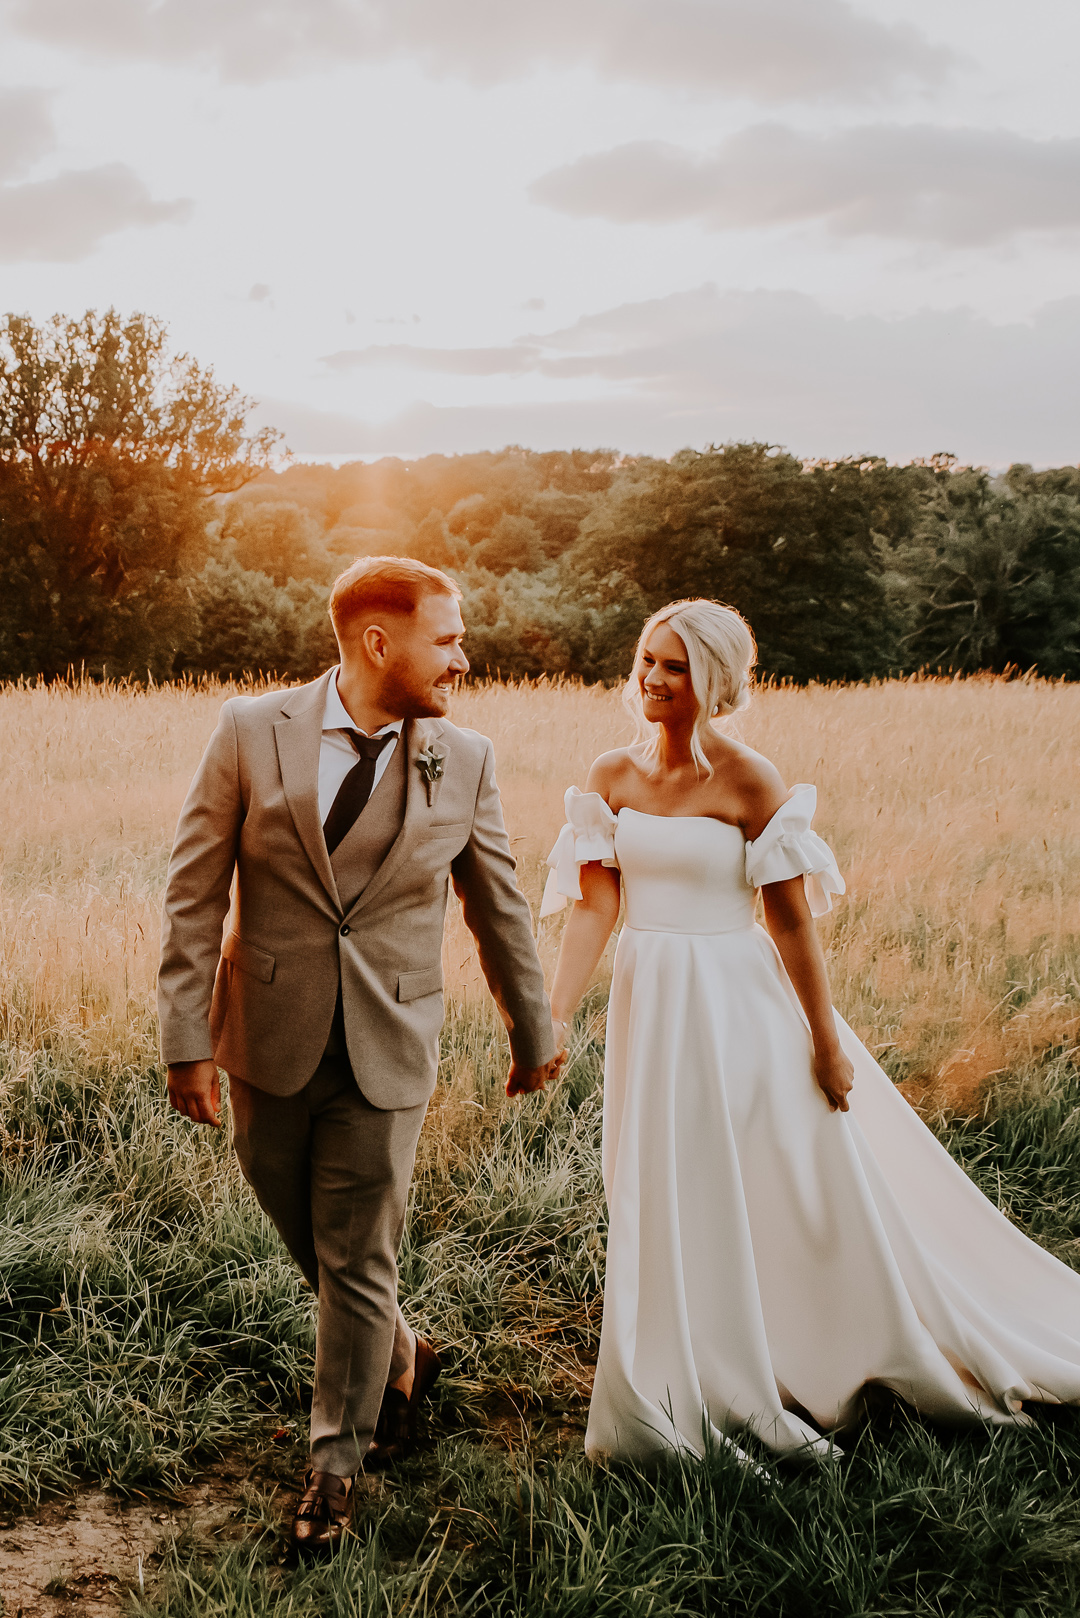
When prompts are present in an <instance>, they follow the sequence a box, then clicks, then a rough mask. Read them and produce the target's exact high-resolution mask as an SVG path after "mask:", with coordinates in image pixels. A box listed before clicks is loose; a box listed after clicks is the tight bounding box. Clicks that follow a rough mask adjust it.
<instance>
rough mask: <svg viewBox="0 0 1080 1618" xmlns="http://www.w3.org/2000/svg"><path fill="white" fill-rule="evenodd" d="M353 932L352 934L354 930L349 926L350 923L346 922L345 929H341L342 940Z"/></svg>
mask: <svg viewBox="0 0 1080 1618" xmlns="http://www.w3.org/2000/svg"><path fill="white" fill-rule="evenodd" d="M351 932H352V928H351V927H350V926H349V924H348V922H346V923H345V925H344V927H343V928H342V929H341V936H342V938H344V937H345V934H346V933H351Z"/></svg>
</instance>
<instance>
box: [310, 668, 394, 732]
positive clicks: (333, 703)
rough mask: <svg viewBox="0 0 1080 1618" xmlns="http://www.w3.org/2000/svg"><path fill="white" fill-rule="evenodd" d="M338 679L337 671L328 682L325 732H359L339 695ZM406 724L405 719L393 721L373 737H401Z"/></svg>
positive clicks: (323, 724)
mask: <svg viewBox="0 0 1080 1618" xmlns="http://www.w3.org/2000/svg"><path fill="white" fill-rule="evenodd" d="M337 677H338V671H337V669H335V670H334V672H333V673H332V674H331V676H330V678H329V680H327V682H326V704H325V706H324V707H323V720H322V728H323V729H324V730H359V728H360V727H359V726H358V725H357V724H356V722H355V720H354V719H353V718H352V716H351V715H350V713H349V710H348V709H347V708H346V706H345V704H344V703H343V702H342V700H341V697H340V696H339V695H338V688H337ZM404 723H405V721H404V719H392V720H391V721H390V723H389V724H388V725H383V726H382V727H381V728H380V729H379V730H375V731H372V735H373V736H389V735H391V734H392V735H394V736H400V735H401V727H402V726H403V725H404Z"/></svg>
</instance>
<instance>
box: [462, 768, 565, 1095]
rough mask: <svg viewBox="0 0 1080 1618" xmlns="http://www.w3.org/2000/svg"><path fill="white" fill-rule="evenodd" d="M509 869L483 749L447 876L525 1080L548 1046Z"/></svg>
mask: <svg viewBox="0 0 1080 1618" xmlns="http://www.w3.org/2000/svg"><path fill="white" fill-rule="evenodd" d="M514 869H515V867H514V857H513V855H512V854H511V852H510V840H509V838H508V837H507V835H506V827H505V825H504V824H503V815H502V804H501V802H500V799H499V789H498V787H497V786H496V784H495V753H494V749H493V748H492V745H491V743H490V742H488V743H487V752H486V755H485V758H484V765H483V769H482V771H481V776H480V787H479V790H478V792H477V795H476V807H475V810H474V814H473V824H472V832H471V834H470V837H469V841H468V842H467V843H466V845H465V847H464V848H463V849H462V851H461V853H460V854H459V855H458V856H457V858H456V859H455V861H454V863H453V866H452V868H451V870H452V876H453V882H454V891H455V892H456V893H457V896H458V898H459V899H460V900H461V909H462V913H463V915H464V917H465V925H466V926H467V927H468V929H469V931H470V932H471V933H472V935H473V937H474V938H475V940H476V947H477V951H478V953H479V955H480V965H481V967H482V969H483V973H484V977H485V978H486V979H487V984H488V988H489V989H490V990H491V993H492V995H493V996H494V998H495V1003H496V1005H497V1006H498V1008H499V1015H500V1016H501V1017H502V1020H503V1022H504V1023H505V1024H506V1030H507V1033H508V1034H509V1036H510V1050H511V1052H512V1054H513V1059H514V1070H515V1071H516V1072H518V1073H520V1075H521V1076H522V1077H523V1078H524V1077H526V1076H530V1075H539V1073H540V1070H541V1069H546V1068H547V1067H548V1066H549V1064H550V1063H551V1062H552V1059H553V1058H554V1056H555V1039H554V1035H553V1033H552V1028H551V1008H550V1007H549V1005H548V999H547V995H546V994H545V993H544V973H543V969H542V967H541V965H540V958H539V956H538V955H537V953H536V944H535V942H534V940H533V932H532V916H531V914H530V912H529V906H528V904H527V903H526V900H525V897H524V895H523V894H522V892H521V889H520V888H519V887H518V885H517V878H516V877H515V875H514ZM544 1076H545V1077H546V1076H549V1075H547V1074H545V1075H544ZM513 1081H514V1073H512V1074H511V1083H512V1085H513V1087H514V1088H515V1089H516V1088H522V1089H532V1088H536V1087H537V1086H538V1085H539V1084H541V1083H543V1078H542V1077H537V1082H536V1084H532V1083H523V1084H521V1085H520V1086H518V1085H514V1082H513Z"/></svg>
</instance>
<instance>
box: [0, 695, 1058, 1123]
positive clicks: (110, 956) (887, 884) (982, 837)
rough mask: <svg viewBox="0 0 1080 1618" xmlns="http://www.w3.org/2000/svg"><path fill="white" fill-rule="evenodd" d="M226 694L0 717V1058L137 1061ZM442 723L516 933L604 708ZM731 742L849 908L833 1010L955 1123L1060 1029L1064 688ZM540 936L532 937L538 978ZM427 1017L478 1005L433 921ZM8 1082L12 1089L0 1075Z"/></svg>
mask: <svg viewBox="0 0 1080 1618" xmlns="http://www.w3.org/2000/svg"><path fill="white" fill-rule="evenodd" d="M227 695H229V689H228V688H223V687H217V686H209V687H201V688H198V687H181V688H164V689H151V690H137V689H125V688H117V687H102V686H93V685H89V684H87V685H80V686H74V687H73V686H56V685H54V686H50V687H37V688H35V687H8V688H6V689H4V690H2V691H0V770H2V778H3V799H2V802H3V819H2V823H0V957H2V964H0V974H2V983H0V1037H2V1038H3V1039H4V1040H5V1041H7V1042H8V1044H9V1049H11V1048H12V1047H14V1050H15V1051H22V1052H24V1053H26V1056H27V1058H29V1053H30V1052H31V1051H32V1049H33V1047H34V1046H35V1045H36V1044H38V1043H40V1042H41V1041H42V1040H46V1041H50V1040H53V1039H56V1038H58V1037H59V1038H68V1037H75V1038H77V1039H78V1040H79V1042H80V1043H81V1044H82V1046H83V1047H84V1048H85V1049H86V1050H87V1051H88V1054H90V1053H92V1054H94V1055H104V1054H105V1053H106V1052H108V1053H109V1054H111V1055H112V1056H113V1057H114V1058H117V1059H119V1060H121V1061H126V1060H130V1061H140V1060H145V1055H146V1038H147V1026H148V1012H149V1008H150V1006H151V997H152V987H153V978H154V970H155V964H156V952H157V932H158V905H159V901H160V895H161V889H162V884H163V880H164V875H165V867H166V861H167V857H168V849H169V843H170V838H171V834H172V829H173V826H174V823H175V820H176V816H177V812H178V810H179V807H180V804H181V802H182V800H183V796H184V792H185V789H186V787H187V783H188V780H189V779H190V776H191V773H192V771H193V769H194V767H195V765H196V762H197V760H198V758H199V754H200V752H201V749H202V747H203V745H204V743H205V741H206V739H207V737H208V736H209V734H210V731H211V729H212V728H213V725H214V721H215V716H216V714H217V710H218V708H219V706H220V703H221V701H222V700H223V698H224V697H225V696H227ZM452 717H453V719H454V720H455V722H456V723H458V724H461V725H467V726H472V727H474V728H476V729H478V730H481V731H483V732H484V733H485V734H487V735H489V736H491V737H492V738H493V740H494V742H495V747H496V752H497V757H498V760H499V777H500V784H501V789H502V793H503V798H504V803H505V809H506V819H507V824H508V827H509V831H510V836H511V839H512V842H513V846H514V851H515V853H516V855H517V856H518V859H519V862H520V867H521V876H522V882H523V885H524V888H525V891H526V893H527V894H528V897H529V899H530V901H531V902H532V904H533V907H534V913H535V911H536V909H537V908H538V901H539V896H540V891H541V887H542V882H543V874H544V871H543V858H544V855H545V853H546V852H547V850H548V848H549V847H550V845H551V843H552V842H553V840H554V838H555V835H556V833H557V831H558V827H559V825H560V822H561V818H562V795H563V791H564V789H565V787H566V786H567V785H568V784H569V783H570V782H577V783H579V784H582V783H583V782H584V778H585V774H586V771H587V769H588V765H589V762H590V760H591V759H592V758H593V757H594V756H595V754H597V753H598V752H600V751H602V750H603V749H605V748H607V747H611V746H613V745H617V744H618V743H619V742H620V741H621V740H624V739H626V738H627V737H628V735H629V732H630V723H629V720H628V718H627V716H626V714H625V712H624V710H623V708H622V706H621V702H620V698H619V694H618V693H617V692H611V691H606V690H603V689H600V688H596V687H592V688H589V687H582V686H576V685H568V684H546V683H541V684H540V685H536V686H526V685H519V686H499V685H484V686H478V687H475V688H472V689H468V690H466V691H463V692H462V693H460V694H459V695H458V697H457V698H456V699H455V705H454V709H453V712H452ZM739 734H740V735H741V736H742V737H743V739H744V740H746V741H747V742H749V743H750V744H751V745H752V746H755V747H757V748H759V749H760V750H761V751H762V752H764V753H765V754H767V755H768V756H769V757H770V758H772V759H773V760H774V761H775V762H776V764H777V765H778V766H779V768H780V770H781V771H782V773H783V774H784V775H785V777H786V779H787V780H788V781H789V782H791V783H793V782H795V781H809V782H813V783H814V784H816V786H817V788H818V815H817V820H816V826H817V829H818V830H819V831H820V832H821V833H822V835H823V836H825V837H826V838H827V839H828V840H829V841H830V842H831V843H832V845H833V847H834V848H835V850H836V853H837V856H838V858H839V861H840V864H841V868H842V869H843V871H844V872H845V875H846V878H847V883H848V892H847V896H846V897H845V898H844V899H842V900H841V901H840V902H839V904H838V906H837V908H836V910H835V911H834V913H833V915H832V916H830V917H828V918H827V919H826V920H825V921H824V922H823V923H822V924H821V925H822V929H823V936H824V939H825V943H826V947H827V950H828V954H829V961H830V971H831V974H832V980H833V988H834V996H835V999H836V1003H837V1005H838V1006H839V1007H840V1009H841V1010H842V1012H843V1013H844V1014H845V1015H846V1016H847V1017H848V1019H849V1021H851V1022H852V1023H853V1024H854V1026H855V1027H856V1029H857V1030H858V1032H859V1033H860V1035H861V1036H862V1037H863V1038H864V1039H865V1040H866V1041H867V1043H868V1044H869V1045H870V1046H871V1048H872V1049H873V1050H874V1051H875V1052H877V1053H878V1055H879V1056H880V1058H881V1059H882V1060H883V1061H884V1062H885V1064H886V1065H887V1066H888V1067H889V1068H890V1071H892V1072H893V1073H894V1075H896V1076H898V1077H903V1078H905V1079H906V1080H907V1081H908V1086H907V1087H908V1091H909V1094H911V1095H912V1096H913V1098H914V1097H922V1098H923V1099H925V1100H926V1101H927V1102H928V1103H931V1104H934V1105H948V1106H956V1107H963V1106H968V1105H970V1104H972V1103H973V1102H974V1100H975V1099H976V1098H977V1096H978V1093H979V1088H980V1085H981V1083H982V1081H983V1080H984V1079H985V1078H986V1077H987V1076H988V1075H990V1074H992V1073H995V1072H998V1071H1001V1070H1003V1069H1005V1068H1008V1067H1011V1066H1017V1065H1022V1064H1023V1063H1024V1062H1025V1061H1027V1060H1028V1059H1029V1058H1030V1057H1032V1056H1036V1055H1038V1054H1039V1053H1040V1052H1042V1051H1044V1050H1046V1049H1048V1048H1050V1047H1052V1046H1061V1045H1063V1044H1066V1043H1069V1042H1071V1041H1073V1040H1074V1039H1075V1037H1076V1035H1077V1032H1078V1029H1080V686H1065V685H1056V684H1048V683H1045V682H1040V681H1037V680H1015V681H1004V680H997V679H992V678H986V677H980V678H976V679H971V680H966V681H948V680H921V681H893V682H886V683H884V684H879V685H873V686H854V687H841V688H827V687H810V688H809V689H803V690H793V689H766V690H764V691H761V692H759V694H758V695H757V697H756V699H755V702H754V704H753V706H752V707H751V709H750V710H749V711H748V713H746V714H744V715H742V716H740V725H739ZM559 925H560V923H559V921H558V919H557V918H556V920H555V922H554V923H552V922H546V923H545V924H544V930H543V933H542V937H541V949H542V953H543V955H544V957H545V960H546V962H547V963H548V964H550V963H551V960H552V959H553V955H554V950H555V946H556V944H557V934H558V927H559ZM447 977H448V985H449V988H450V992H451V993H452V994H455V995H457V996H458V997H464V998H468V999H472V998H474V997H476V996H477V995H478V994H479V993H480V984H479V978H478V971H477V968H476V965H475V961H474V958H473V956H472V952H471V948H470V946H469V941H468V939H467V936H465V935H464V933H463V930H462V928H461V926H460V923H459V922H458V921H457V919H456V918H453V919H452V921H451V926H450V930H449V934H448V939H447ZM17 1066H18V1063H17V1062H16V1063H15V1064H14V1067H16V1068H17Z"/></svg>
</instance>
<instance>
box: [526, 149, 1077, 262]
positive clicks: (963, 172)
mask: <svg viewBox="0 0 1080 1618" xmlns="http://www.w3.org/2000/svg"><path fill="white" fill-rule="evenodd" d="M529 195H530V197H531V198H532V200H533V201H534V202H540V203H544V204H546V205H547V206H548V207H551V208H555V209H558V210H559V212H561V213H565V214H570V215H571V216H573V217H575V218H579V219H581V218H593V219H606V220H611V221H613V222H616V223H619V224H670V223H673V222H676V221H681V220H693V219H696V220H700V222H701V223H702V224H704V225H706V226H708V227H709V228H711V229H713V230H732V229H739V228H750V229H753V228H761V227H762V226H770V225H793V224H802V223H808V222H811V221H820V222H821V223H822V224H824V226H825V228H826V229H827V230H828V231H829V232H830V233H831V234H833V235H836V236H868V235H873V236H886V237H901V238H904V239H905V240H908V241H918V242H934V243H937V244H939V245H942V246H946V247H975V246H985V245H988V244H990V243H994V242H1002V241H1005V240H1006V239H1008V238H1009V237H1011V236H1014V235H1016V234H1018V233H1019V232H1021V231H1027V230H1073V229H1075V228H1076V227H1077V226H1078V225H1080V140H1077V139H1059V140H1031V139H1029V138H1027V137H1026V136H1024V135H1016V134H1013V133H1011V132H1010V131H1008V130H1003V129H947V128H939V127H936V126H934V125H929V124H911V125H901V124H879V125H869V126H865V127H862V128H855V129H844V130H839V131H836V132H834V133H831V134H824V135H817V134H806V133H802V132H800V131H798V130H794V129H789V128H786V127H784V126H782V125H780V124H758V125H755V126H754V127H753V128H750V129H745V130H742V131H741V132H740V133H739V134H737V135H733V136H731V138H730V139H728V140H727V141H725V142H724V144H723V145H722V146H721V147H719V148H718V150H716V151H714V152H712V153H710V154H708V155H704V156H703V155H700V154H698V153H695V152H691V151H687V150H685V149H684V148H682V147H679V146H670V145H667V144H665V143H663V142H660V141H636V142H633V143H632V144H629V145H626V146H617V147H615V148H614V149H613V150H611V151H609V152H598V153H595V154H593V155H589V156H586V157H581V158H578V160H577V161H576V162H574V163H569V164H567V165H566V166H565V167H563V168H558V169H553V170H552V171H551V172H550V173H549V174H545V175H543V176H542V177H541V178H540V179H538V180H536V181H534V182H533V184H532V185H531V186H530V188H529Z"/></svg>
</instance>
